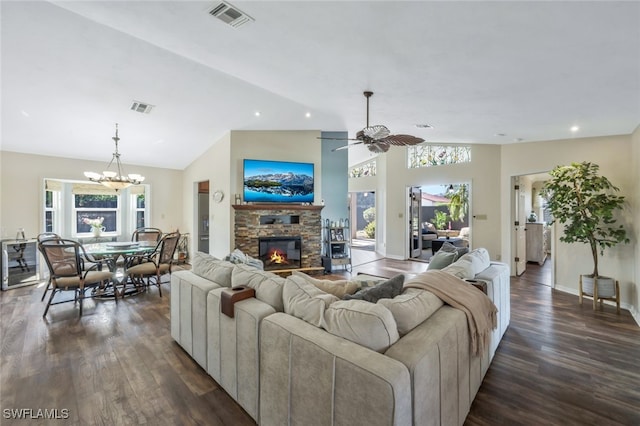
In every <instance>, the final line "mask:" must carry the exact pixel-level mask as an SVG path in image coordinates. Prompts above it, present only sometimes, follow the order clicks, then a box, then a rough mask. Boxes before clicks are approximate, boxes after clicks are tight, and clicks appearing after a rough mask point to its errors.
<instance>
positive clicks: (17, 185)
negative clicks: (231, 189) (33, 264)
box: [0, 151, 182, 238]
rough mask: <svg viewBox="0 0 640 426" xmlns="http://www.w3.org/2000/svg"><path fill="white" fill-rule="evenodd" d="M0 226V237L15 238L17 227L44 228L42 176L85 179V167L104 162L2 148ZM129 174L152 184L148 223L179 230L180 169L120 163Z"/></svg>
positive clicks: (95, 167)
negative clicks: (24, 152) (11, 150)
mask: <svg viewBox="0 0 640 426" xmlns="http://www.w3.org/2000/svg"><path fill="white" fill-rule="evenodd" d="M0 163H1V169H0V170H1V173H0V180H1V182H0V188H1V190H0V212H1V214H0V218H1V222H0V227H1V233H2V238H15V236H16V229H17V228H25V231H26V234H27V237H29V238H31V237H35V236H37V235H38V234H39V233H40V232H43V230H44V223H43V214H42V211H43V191H44V179H45V178H54V179H55V178H57V179H71V180H85V177H84V174H83V173H84V172H85V171H86V170H102V169H104V168H105V167H106V163H105V162H98V161H88V160H75V159H70V158H60V157H48V156H42V155H32V154H20V153H15V152H8V151H2V155H1V158H0ZM123 167H124V169H125V170H126V171H128V172H130V173H139V174H141V175H143V176H145V178H146V180H145V183H148V184H150V185H151V209H152V212H151V223H150V224H149V225H150V226H152V227H157V228H160V229H162V230H163V231H171V230H175V229H176V228H180V229H181V230H182V211H181V208H180V204H181V203H182V191H181V185H182V171H180V170H171V169H161V168H156V167H142V166H134V165H127V164H124V165H123Z"/></svg>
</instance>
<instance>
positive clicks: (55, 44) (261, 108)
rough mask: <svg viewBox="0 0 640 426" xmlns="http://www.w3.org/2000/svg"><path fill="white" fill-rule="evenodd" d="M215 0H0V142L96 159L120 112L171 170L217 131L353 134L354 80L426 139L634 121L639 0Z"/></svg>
mask: <svg viewBox="0 0 640 426" xmlns="http://www.w3.org/2000/svg"><path fill="white" fill-rule="evenodd" d="M218 3H220V2H219V1H206V2H203V1H72V2H67V1H52V2H40V1H25V2H20V1H2V2H1V6H0V7H1V9H0V12H1V24H2V28H1V36H2V45H1V47H2V51H1V60H2V62H1V67H2V68H1V69H2V94H1V96H2V98H1V100H2V150H7V151H17V152H26V153H38V154H44V155H52V156H62V157H71V158H81V159H92V160H99V161H100V160H104V161H108V159H109V158H110V156H111V152H112V151H113V142H112V140H111V137H112V136H113V132H114V123H116V122H118V123H119V126H120V137H121V142H120V151H121V154H122V159H123V161H124V162H125V163H128V164H139V165H150V166H158V167H168V168H177V169H182V168H184V167H186V166H187V165H188V164H190V163H191V162H192V161H193V160H194V159H195V158H197V157H198V156H199V155H201V154H202V153H203V152H204V151H205V150H206V149H208V148H209V147H210V146H211V145H212V144H213V143H214V142H215V141H216V140H218V139H219V138H220V137H221V136H222V135H223V134H225V133H226V132H227V131H229V130H325V131H336V130H346V131H348V132H349V135H350V136H351V137H353V136H354V135H355V133H356V132H357V131H358V130H360V129H361V128H362V127H363V126H364V125H365V120H366V117H365V99H364V97H363V96H362V92H363V91H364V90H372V91H374V92H375V95H374V96H373V97H372V98H371V117H370V121H371V124H384V125H386V126H387V127H389V129H390V130H391V131H392V133H407V134H412V135H415V136H419V137H422V138H424V139H426V140H427V141H431V142H438V143H497V144H503V143H516V142H527V141H536V140H553V139H563V138H569V137H588V136H601V135H612V134H629V133H631V132H632V131H633V130H634V129H635V128H636V126H638V124H640V3H639V2H625V1H621V2H616V1H609V2H587V1H580V2H574V1H567V2H560V1H556V2H540V1H535V2H526V1H522V2H520V1H519V2H483V1H470V2H457V1H453V2H444V1H443V2H431V1H424V2H420V1H417V2H395V1H373V2H364V1H353V2H342V1H337V2H327V1H315V2H314V1H297V2H294V1H280V2H270V1H253V2H249V1H247V2H245V1H234V2H232V4H233V5H234V6H236V7H237V8H238V9H240V10H241V11H243V12H245V13H246V14H248V15H250V16H251V17H252V18H253V19H254V20H255V21H254V22H251V23H248V24H246V25H244V26H242V27H239V28H233V27H231V26H229V25H227V24H225V23H224V22H222V21H220V20H219V19H217V18H215V17H212V16H211V15H209V13H208V11H209V10H210V9H211V8H212V7H214V6H215V5H216V4H218ZM134 100H135V101H141V102H143V103H149V104H151V105H154V108H153V109H152V111H151V112H150V113H149V114H143V113H138V112H134V111H132V110H130V106H131V104H132V102H133V101H134ZM256 112H259V113H260V115H259V116H258V115H256ZM307 113H309V115H310V116H309V117H307V116H306V115H307ZM416 124H429V125H431V126H433V128H432V129H424V128H417V127H416V126H415V125H416ZM574 125H575V126H579V130H578V131H576V132H571V131H570V127H571V126H574ZM392 149H394V148H392ZM395 149H398V148H395ZM367 156H368V153H367V151H366V150H362V149H356V148H353V149H352V150H351V151H350V162H351V163H353V162H354V161H357V160H360V159H364V158H366V157H367Z"/></svg>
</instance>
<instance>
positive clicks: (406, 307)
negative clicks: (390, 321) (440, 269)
mask: <svg viewBox="0 0 640 426" xmlns="http://www.w3.org/2000/svg"><path fill="white" fill-rule="evenodd" d="M378 304H380V305H382V306H385V307H386V308H387V309H389V310H390V311H391V313H392V314H393V318H394V319H395V320H396V324H397V325H398V332H399V333H400V335H401V336H404V335H405V334H407V333H408V332H410V331H411V330H413V329H414V328H416V327H417V326H418V325H420V324H422V323H423V322H424V321H425V320H426V319H427V318H429V317H430V316H431V315H432V314H433V313H434V312H435V311H437V310H438V309H440V307H441V306H442V305H443V304H444V302H443V301H442V300H441V299H440V298H439V297H438V296H436V295H435V294H433V293H431V292H428V291H426V290H421V289H418V288H408V289H406V290H405V291H404V293H402V294H401V295H400V296H396V297H394V298H393V299H380V300H378Z"/></svg>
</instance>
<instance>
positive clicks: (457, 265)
mask: <svg viewBox="0 0 640 426" xmlns="http://www.w3.org/2000/svg"><path fill="white" fill-rule="evenodd" d="M442 271H443V272H447V273H449V274H451V275H454V276H456V277H458V278H460V279H462V280H470V279H473V277H475V276H476V274H475V273H474V272H473V271H474V268H473V263H472V261H471V259H470V258H468V257H464V256H462V257H461V258H460V259H458V260H457V261H456V262H453V263H452V264H451V265H448V266H445V267H444V268H442Z"/></svg>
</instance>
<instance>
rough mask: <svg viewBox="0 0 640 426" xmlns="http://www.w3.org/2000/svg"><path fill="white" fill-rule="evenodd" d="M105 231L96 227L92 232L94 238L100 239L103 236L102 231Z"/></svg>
mask: <svg viewBox="0 0 640 426" xmlns="http://www.w3.org/2000/svg"><path fill="white" fill-rule="evenodd" d="M103 229H104V228H97V227H95V226H94V227H93V228H91V232H93V236H94V237H96V238H98V237H99V236H100V235H102V230H103Z"/></svg>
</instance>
